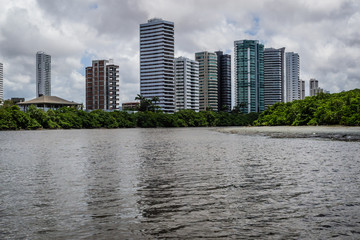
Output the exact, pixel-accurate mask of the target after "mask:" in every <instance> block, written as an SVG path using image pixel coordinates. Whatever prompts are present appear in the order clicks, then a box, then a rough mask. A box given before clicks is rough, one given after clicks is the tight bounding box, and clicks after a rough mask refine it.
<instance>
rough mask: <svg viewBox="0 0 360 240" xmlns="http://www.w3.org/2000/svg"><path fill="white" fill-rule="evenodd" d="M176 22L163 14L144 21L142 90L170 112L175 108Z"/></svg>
mask: <svg viewBox="0 0 360 240" xmlns="http://www.w3.org/2000/svg"><path fill="white" fill-rule="evenodd" d="M174 81H175V80H174V23H173V22H169V21H165V20H162V19H159V18H154V19H150V20H149V21H148V22H147V23H143V24H140V94H141V95H142V96H143V97H145V98H147V99H151V98H153V97H158V98H159V103H158V104H157V105H158V106H159V107H160V109H161V110H163V111H164V112H166V113H172V112H174V111H175V82H174Z"/></svg>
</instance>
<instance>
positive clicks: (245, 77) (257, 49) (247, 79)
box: [234, 40, 264, 113]
mask: <svg viewBox="0 0 360 240" xmlns="http://www.w3.org/2000/svg"><path fill="white" fill-rule="evenodd" d="M234 59H235V61H234V67H235V69H234V74H235V103H236V106H239V107H240V111H241V112H243V113H250V112H262V111H264V45H263V44H260V43H259V41H257V40H240V41H235V42H234Z"/></svg>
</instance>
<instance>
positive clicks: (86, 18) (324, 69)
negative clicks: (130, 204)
mask: <svg viewBox="0 0 360 240" xmlns="http://www.w3.org/2000/svg"><path fill="white" fill-rule="evenodd" d="M1 2H2V3H3V4H2V5H3V6H5V7H4V8H3V9H1V10H0V12H1V13H2V16H3V18H2V19H1V20H0V26H1V28H0V29H1V30H0V36H1V38H0V44H1V46H2V48H1V50H0V62H2V63H3V64H4V95H5V96H4V98H5V99H8V98H11V97H25V98H27V99H30V98H33V97H35V87H34V84H35V79H36V77H35V71H34V65H35V62H34V57H33V56H34V53H36V52H37V51H39V50H41V51H45V52H48V53H50V54H51V56H52V95H57V96H61V97H63V98H65V99H71V100H74V101H77V102H83V103H85V83H84V79H85V73H84V69H85V67H86V66H89V65H91V61H92V60H95V59H109V58H113V59H114V62H116V63H117V64H118V65H119V75H120V76H119V78H120V86H121V93H120V96H121V99H120V102H126V101H133V100H134V98H135V96H136V95H137V94H138V93H139V85H140V83H139V82H140V81H139V79H140V77H139V72H140V71H139V27H138V26H139V24H141V23H143V22H145V21H147V20H148V19H150V18H153V17H159V18H163V19H166V20H168V21H172V22H174V23H175V39H176V42H175V57H178V56H184V57H188V58H190V59H193V58H194V57H193V56H194V55H193V54H194V53H195V52H200V51H217V50H222V51H223V52H224V53H226V54H231V55H232V56H233V41H235V40H238V39H254V40H260V42H261V43H263V44H264V46H265V47H273V48H281V47H285V48H286V50H287V51H291V52H297V53H299V55H300V58H301V64H300V78H301V79H303V80H306V82H308V80H309V79H310V78H316V79H319V81H321V83H322V86H323V87H324V88H325V89H327V90H329V91H330V92H339V91H342V90H350V89H353V88H359V78H358V76H359V75H360V70H359V68H358V67H357V65H356V63H357V62H359V58H360V51H359V48H358V46H359V40H358V39H359V37H358V33H357V30H356V29H357V27H356V26H358V23H359V22H360V15H359V13H358V12H359V3H356V2H355V1H333V2H331V1H323V2H322V1H320V2H317V3H316V4H313V3H312V2H311V1H309V2H307V3H304V2H303V3H300V2H297V1H292V2H291V3H290V2H286V1H275V2H274V1H261V2H259V1H254V2H253V3H239V2H237V1H225V2H221V3H220V2H218V1H210V3H209V4H207V6H203V5H202V4H201V3H200V2H195V1H186V2H185V3H178V2H175V1H156V2H152V1H134V2H131V3H127V2H122V1H119V2H116V3H106V2H100V3H96V2H94V1H91V2H89V1H77V2H75V3H74V2H70V1H68V2H67V1H65V2H63V3H57V2H49V1H17V2H16V3H15V2H11V3H7V2H4V1H1ZM5 3H6V4H5ZM274 3H278V4H276V5H277V6H276V8H275V6H274V5H275V4H274ZM112 4H115V5H112ZM172 9H176V11H174V10H172ZM200 9H201V11H200ZM112 12H118V13H119V14H116V16H115V15H114V14H111V13H112ZM195 13H196V14H195ZM210 16H211V17H210ZM42 23H45V24H42ZM102 23H106V25H104V24H102ZM104 26H105V27H104ZM98 46H100V47H98ZM232 69H233V67H232ZM306 91H307V92H306V93H307V94H306V95H309V92H308V87H306Z"/></svg>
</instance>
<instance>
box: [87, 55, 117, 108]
mask: <svg viewBox="0 0 360 240" xmlns="http://www.w3.org/2000/svg"><path fill="white" fill-rule="evenodd" d="M118 69H119V66H118V65H115V64H114V63H113V62H112V60H93V61H92V66H91V67H87V68H86V70H85V78H86V109H87V110H96V109H102V110H118V109H119V106H120V90H119V70H118Z"/></svg>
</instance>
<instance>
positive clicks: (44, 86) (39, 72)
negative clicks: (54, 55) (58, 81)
mask: <svg viewBox="0 0 360 240" xmlns="http://www.w3.org/2000/svg"><path fill="white" fill-rule="evenodd" d="M41 96H51V56H50V55H48V54H46V53H44V52H37V53H36V97H41Z"/></svg>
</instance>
